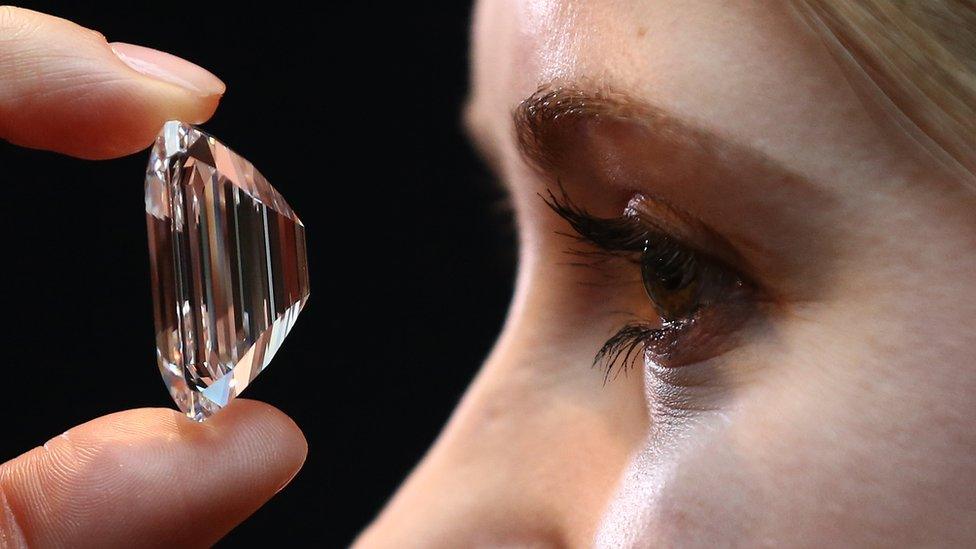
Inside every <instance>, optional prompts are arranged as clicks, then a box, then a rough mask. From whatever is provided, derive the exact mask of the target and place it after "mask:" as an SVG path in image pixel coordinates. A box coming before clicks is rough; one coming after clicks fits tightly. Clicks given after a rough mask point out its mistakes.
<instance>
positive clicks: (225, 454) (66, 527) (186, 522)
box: [0, 6, 307, 548]
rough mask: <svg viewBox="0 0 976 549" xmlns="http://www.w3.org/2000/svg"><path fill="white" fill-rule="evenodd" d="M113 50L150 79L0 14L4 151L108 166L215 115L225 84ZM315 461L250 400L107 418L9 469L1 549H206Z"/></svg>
mask: <svg viewBox="0 0 976 549" xmlns="http://www.w3.org/2000/svg"><path fill="white" fill-rule="evenodd" d="M115 48H116V49H117V50H118V51H120V52H122V53H123V54H128V55H129V56H130V58H129V62H130V63H135V64H139V60H140V59H141V60H143V61H149V62H150V65H146V64H145V63H143V64H141V65H140V66H141V68H142V70H143V71H147V72H149V73H151V74H145V73H142V72H139V71H137V70H135V69H133V68H132V67H131V66H130V65H127V64H126V62H123V61H122V59H121V58H120V57H119V56H118V55H116V54H115V53H113V46H110V45H109V43H108V42H106V40H105V37H103V36H102V35H100V34H98V33H97V32H95V31H91V30H88V29H84V28H82V27H79V26H77V25H75V24H73V23H71V22H69V21H65V20H63V19H58V18H55V17H51V16H48V15H44V14H40V13H37V12H32V11H28V10H22V9H18V8H12V7H7V6H0V138H3V139H5V140H7V141H10V142H12V143H14V144H18V145H24V146H28V147H35V148H43V149H49V150H54V151H57V152H61V153H65V154H70V155H73V156H78V157H81V158H91V159H107V158H114V157H117V156H122V155H125V154H131V153H134V152H136V151H139V150H142V149H144V148H146V147H147V146H148V145H149V144H150V143H151V142H152V140H153V137H154V135H155V133H156V132H157V131H158V130H159V128H160V127H161V126H162V124H163V122H165V121H166V120H169V119H174V118H175V119H180V120H185V121H188V122H191V123H200V122H203V121H205V120H206V119H207V118H209V117H210V115H211V114H213V112H214V109H216V107H217V103H218V101H219V100H220V96H221V94H222V93H223V91H224V85H223V83H222V82H221V81H220V80H219V79H217V78H216V77H215V76H213V75H211V74H209V73H208V72H207V71H205V70H203V69H201V68H199V67H196V66H194V65H192V64H189V63H186V62H184V61H182V60H179V59H177V58H173V57H169V56H166V55H165V54H162V53H161V52H147V51H143V50H140V49H139V48H138V47H132V46H126V45H122V46H119V45H116V46H115ZM161 69H165V73H160V72H159V71H160V70H161ZM306 451H307V448H306V444H305V438H304V437H303V435H302V433H301V431H300V430H299V429H298V427H297V426H296V425H295V423H294V422H293V421H292V420H291V419H289V418H288V417H287V416H286V415H285V414H283V413H282V412H280V411H278V410H276V409H275V408H272V407H271V406H269V405H267V404H262V403H259V402H254V401H248V400H239V401H237V402H235V403H233V404H231V405H230V406H229V407H228V408H227V409H226V410H225V411H223V412H222V413H220V414H218V415H217V416H215V417H213V418H212V419H211V420H209V421H207V422H206V423H202V424H201V423H195V422H193V421H191V420H189V419H187V418H186V417H185V416H183V415H181V414H179V413H178V412H176V411H174V410H167V409H161V408H159V409H140V410H129V411H125V412H119V413H116V414H111V415H108V416H105V417H101V418H98V419H95V420H92V421H90V422H88V423H85V424H83V425H79V426H77V427H74V428H72V429H70V430H68V431H67V432H65V433H64V434H61V435H58V436H55V437H53V438H51V439H50V440H49V441H48V442H46V443H45V444H43V445H42V446H39V447H37V448H35V449H33V450H31V451H29V452H27V453H25V454H23V455H22V456H20V457H17V458H15V459H12V460H10V461H8V462H7V463H4V464H2V465H0V547H4V548H6V547H28V546H29V547H131V546H133V545H139V546H159V547H196V546H208V545H211V544H212V543H213V542H215V541H216V540H218V539H219V538H220V537H221V536H223V535H224V534H226V533H227V532H228V531H229V530H230V529H231V528H233V527H234V526H236V525H237V524H238V523H240V522H241V521H242V520H244V519H245V518H246V517H248V516H249V515H250V514H251V513H253V512H254V511H255V510H256V509H258V508H259V507H260V506H261V505H262V504H263V503H264V502H265V501H267V500H268V499H269V498H271V496H273V495H274V494H275V493H276V492H277V491H278V490H280V489H282V488H283V487H284V486H285V485H286V484H287V483H288V482H289V481H290V480H291V479H292V478H293V477H294V475H295V474H296V473H297V472H298V470H299V469H300V468H301V465H302V463H303V462H304V461H305V455H306ZM107 517H111V520H106V518H107ZM174 524H178V525H179V527H178V528H174V526H173V525H174Z"/></svg>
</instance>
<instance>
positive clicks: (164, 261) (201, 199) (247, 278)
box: [146, 121, 309, 421]
mask: <svg viewBox="0 0 976 549" xmlns="http://www.w3.org/2000/svg"><path fill="white" fill-rule="evenodd" d="M146 220H147V223H148V227H149V256H150V261H151V263H152V291H153V305H154V312H155V322H156V354H157V359H158V362H159V370H160V372H161V373H162V375H163V380H164V381H165V383H166V386H167V387H168V388H169V392H170V394H172V395H173V399H174V400H175V401H176V403H177V405H178V406H179V407H180V409H181V410H183V411H184V412H185V413H186V414H187V416H189V417H191V418H193V419H195V420H197V421H201V420H203V419H205V418H206V417H208V416H210V415H212V414H213V413H214V412H216V411H217V410H220V409H221V408H223V407H224V406H226V405H227V403H228V402H230V400H231V399H233V398H234V397H236V396H237V395H239V394H240V393H241V391H243V390H244V388H246V387H247V386H248V384H249V383H250V382H251V380H253V379H254V378H255V377H256V376H257V375H258V374H259V373H261V371H262V370H263V369H264V368H265V367H267V365H268V363H269V362H271V359H272V358H273V357H274V354H275V352H276V351H277V350H278V348H279V347H280V346H281V342H282V341H283V340H284V339H285V336H287V335H288V332H289V331H290V330H291V328H292V326H293V325H294V324H295V319H296V318H297V317H298V314H299V313H300V312H301V310H302V308H303V307H304V306H305V302H306V301H307V300H308V294H309V291H308V267H307V263H306V254H305V226H304V225H302V222H301V220H299V219H298V216H297V215H295V212H294V211H292V209H291V207H290V206H288V203H287V202H285V199H284V198H282V196H281V195H280V194H279V193H278V191H277V190H275V189H274V187H272V186H271V185H270V184H269V183H268V181H267V180H266V179H265V178H264V177H263V176H262V175H261V174H260V173H258V171H257V170H255V169H254V166H252V165H251V163H250V162H248V161H247V160H245V159H243V158H241V157H240V156H238V155H237V154H236V153H234V152H233V151H231V150H230V149H228V148H227V147H226V146H224V145H223V144H222V143H220V142H219V141H217V140H216V139H214V138H213V137H212V136H209V135H207V134H205V133H203V132H201V131H200V130H197V129H196V128H193V127H192V126H188V125H186V124H183V123H182V122H177V121H170V122H167V123H166V125H165V126H163V129H162V131H161V132H160V134H159V136H158V137H157V138H156V143H155V145H154V146H153V149H152V152H151V153H150V156H149V166H148V168H147V170H146Z"/></svg>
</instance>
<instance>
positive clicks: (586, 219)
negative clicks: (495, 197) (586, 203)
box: [540, 184, 648, 252]
mask: <svg viewBox="0 0 976 549" xmlns="http://www.w3.org/2000/svg"><path fill="white" fill-rule="evenodd" d="M559 190H560V196H556V194H555V193H553V192H552V189H546V196H542V195H540V196H541V198H542V199H543V200H544V201H545V203H546V205H547V206H549V208H550V209H551V210H552V211H554V212H555V213H556V215H558V216H559V217H561V218H563V219H565V220H566V222H567V223H569V226H570V227H572V229H573V231H574V232H575V233H576V234H575V235H573V234H567V235H566V236H570V237H573V238H576V239H578V240H583V241H586V242H589V243H590V244H593V245H594V246H596V247H598V248H600V249H601V250H603V251H605V252H641V251H643V250H644V246H645V245H646V243H647V239H648V231H647V229H646V228H645V227H643V226H642V224H641V222H640V220H638V219H637V218H636V217H632V216H623V217H617V218H600V217H596V216H594V215H593V214H591V213H589V212H587V211H586V210H585V209H584V208H582V207H580V206H578V205H576V204H575V203H574V202H573V201H572V200H571V199H570V198H569V195H568V194H567V193H566V190H565V189H564V188H563V186H562V185H561V184H560V185H559ZM560 234H565V233H560Z"/></svg>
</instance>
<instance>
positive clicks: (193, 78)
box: [109, 42, 226, 96]
mask: <svg viewBox="0 0 976 549" xmlns="http://www.w3.org/2000/svg"><path fill="white" fill-rule="evenodd" d="M109 46H111V48H112V51H114V52H115V55H117V56H118V57H119V59H121V60H122V62H123V63H125V64H126V65H128V66H129V67H131V68H132V69H133V70H135V71H137V72H140V73H142V74H145V75H146V76H150V77H152V78H155V79H157V80H162V81H164V82H169V83H170V84H176V85H177V86H180V87H181V88H185V89H188V90H190V91H192V92H194V93H198V94H201V95H205V96H210V95H222V94H223V93H224V90H225V89H226V86H224V83H223V82H221V81H220V79H219V78H217V77H216V76H214V75H213V74H211V73H210V71H208V70H207V69H205V68H203V67H200V66H197V65H194V64H193V63H190V62H189V61H187V60H185V59H180V58H179V57H176V56H175V55H170V54H168V53H166V52H162V51H159V50H154V49H152V48H145V47H143V46H136V45H135V44H125V43H123V42H112V43H111V44H109Z"/></svg>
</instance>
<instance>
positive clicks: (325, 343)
mask: <svg viewBox="0 0 976 549" xmlns="http://www.w3.org/2000/svg"><path fill="white" fill-rule="evenodd" d="M437 4H438V5H436V6H435V5H433V4H427V5H423V4H419V3H414V2H391V3H369V2H360V3H356V4H355V5H343V6H330V7H329V8H328V9H320V10H317V11H315V12H312V11H308V10H307V9H301V8H298V7H291V8H289V7H288V6H287V5H286V4H284V3H280V2H279V3H274V4H273V5H272V4H268V3H242V2H241V3H234V4H233V5H223V4H222V3H218V2H193V3H192V4H188V5H187V6H182V5H181V4H180V3H178V2H151V3H145V4H144V5H143V6H140V7H127V8H126V7H121V8H120V7H119V6H117V5H108V4H103V3H100V2H30V3H22V4H21V5H22V6H24V7H29V8H32V9H36V10H39V11H45V12H48V13H52V14H55V15H59V16H62V17H65V18H68V19H71V20H74V21H76V22H78V23H80V24H82V25H84V26H87V27H90V28H93V29H97V30H99V31H101V32H102V33H104V34H105V35H106V36H107V37H108V39H109V41H122V42H130V43H135V44H141V45H146V46H150V47H154V48H157V49H162V50H165V51H169V52H171V53H174V54H176V55H179V56H182V57H184V58H187V59H189V60H192V61H194V62H196V63H198V64H200V65H201V66H204V67H206V68H208V69H209V70H211V71H212V72H214V73H215V74H217V75H218V76H220V77H221V78H222V79H223V80H224V82H225V83H226V84H227V87H228V91H227V94H226V96H225V98H224V100H223V102H222V103H221V106H220V108H219V109H218V111H217V114H216V116H215V117H214V118H213V119H212V120H211V121H210V122H209V123H207V124H205V125H204V126H203V127H204V129H205V130H207V131H209V132H210V133H213V134H214V135H216V136H217V137H218V138H220V139H221V140H223V141H224V142H225V143H227V144H228V145H230V146H231V147H232V148H234V149H235V150H236V151H238V152H240V153H241V154H243V155H244V156H245V157H247V158H248V159H250V160H251V161H252V162H253V163H254V164H255V165H256V166H257V167H258V168H259V169H260V170H261V171H262V172H263V173H264V174H265V175H266V176H267V177H268V179H269V180H270V181H271V182H272V184H274V185H275V186H276V187H277V188H278V189H279V190H280V191H281V192H282V194H283V195H284V196H285V197H286V198H287V199H288V201H289V202H290V203H291V205H292V206H293V207H294V208H295V210H296V211H297V212H298V214H299V215H300V216H301V217H302V219H303V221H304V222H305V224H306V226H307V231H308V233H307V234H308V246H309V250H308V251H309V263H310V272H311V285H312V295H311V299H310V301H309V304H308V306H307V308H306V309H305V311H304V312H303V313H302V315H301V317H300V318H299V320H298V323H297V325H296V327H295V329H294V330H293V331H292V333H291V335H290V336H289V338H288V341H287V342H286V343H285V345H284V346H283V347H282V349H281V351H280V352H279V354H278V355H277V356H276V358H275V361H274V364H273V365H272V366H271V367H270V368H269V369H268V370H266V371H265V372H264V373H263V374H262V375H261V377H260V378H258V380H257V381H256V382H255V383H254V384H253V385H252V386H251V387H250V388H248V390H247V392H246V393H245V395H246V396H247V397H249V398H253V399H260V400H264V401H266V402H270V403H272V404H274V405H275V406H277V407H279V408H281V409H282V410H284V411H285V412H286V413H288V414H289V415H291V416H292V417H293V418H294V419H295V421H296V422H297V423H298V424H299V425H300V426H301V427H302V428H303V430H304V431H305V434H306V436H307V438H308V442H309V457H308V461H307V462H306V464H305V467H304V469H303V470H302V472H301V473H300V474H299V475H298V477H297V478H296V479H295V480H294V482H293V483H292V485H291V486H290V487H289V488H287V489H286V490H284V491H283V492H281V493H280V494H278V495H277V496H276V497H275V498H274V499H272V500H271V502H269V504H268V505H267V506H265V507H264V508H263V509H262V510H260V511H259V512H258V513H257V514H256V515H255V516H254V517H252V518H251V519H249V520H248V521H247V522H245V523H244V524H243V525H241V526H240V527H238V528H237V529H236V530H235V531H234V532H232V533H231V534H230V536H229V537H228V538H227V539H226V542H229V543H234V542H237V544H240V543H242V542H253V541H255V540H259V539H264V538H276V539H282V538H284V539H285V540H291V541H305V542H316V543H320V544H324V545H326V546H337V545H344V544H347V543H348V542H349V541H351V539H352V538H353V536H355V534H356V532H357V531H358V530H359V529H360V528H362V526H363V525H364V524H366V523H367V522H368V521H369V519H370V518H371V517H372V516H373V515H374V514H375V512H376V511H377V510H378V509H379V508H380V506H381V505H382V504H383V502H384V501H385V500H386V498H387V497H388V496H389V495H390V493H392V491H393V490H394V489H395V487H396V485H397V484H398V482H399V481H400V480H401V479H402V478H403V477H404V475H406V474H407V473H408V472H409V470H410V469H411V468H412V467H413V465H414V464H415V463H416V462H417V461H418V460H419V459H420V457H421V456H422V455H423V452H424V450H425V449H426V448H427V446H428V445H429V444H430V442H431V441H432V440H433V439H434V437H435V436H436V434H437V432H438V431H439V429H440V427H441V426H442V425H443V423H444V421H445V420H446V419H447V417H448V415H449V413H450V411H451V409H452V407H453V406H454V404H455V403H456V402H457V399H458V398H459V396H460V395H461V393H462V391H463V389H464V386H465V385H466V384H467V382H468V381H469V380H470V378H471V377H472V375H473V373H474V371H475V370H476V368H477V366H478V364H479V362H480V361H481V359H482V358H484V356H485V355H486V353H487V352H488V350H489V348H490V346H491V343H492V340H493V339H494V337H495V335H496V333H497V331H498V329H499V327H500V325H501V322H502V319H503V316H504V311H505V307H506V305H507V302H508V299H509V296H510V293H511V289H512V275H513V264H514V254H513V251H512V249H513V235H512V230H511V226H510V221H509V219H508V215H507V214H506V212H505V208H504V207H503V195H502V193H501V191H500V190H499V189H498V188H497V187H496V186H495V184H494V183H493V182H492V181H491V179H490V177H489V176H488V174H487V173H486V171H485V169H484V168H483V167H482V165H481V164H480V163H479V161H478V160H477V158H476V156H475V154H474V153H473V151H472V150H471V148H470V146H469V145H468V143H467V141H466V139H465V137H464V134H463V131H462V129H461V125H460V111H461V107H462V104H463V100H464V97H465V93H466V89H467V69H468V63H467V48H468V43H467V33H468V26H469V9H470V6H469V5H468V4H467V3H466V2H444V3H437ZM146 157H147V155H146V153H140V154H136V155H133V156H130V157H126V158H122V159H119V160H112V161H103V162H87V161H81V160H75V159H70V158H65V157H60V156H57V155H55V154H52V153H46V152H40V151H29V150H21V149H16V148H14V147H12V146H10V145H7V144H3V143H0V173H2V184H3V194H4V196H3V198H2V199H0V220H2V221H0V222H2V229H3V236H2V237H0V246H2V257H3V262H2V264H3V273H4V276H3V278H5V280H4V281H3V288H4V291H3V292H2V293H0V299H2V310H3V316H4V322H3V338H4V345H3V381H2V382H0V387H2V389H3V398H2V399H0V412H2V413H3V415H4V417H8V418H14V419H13V420H12V421H7V422H5V427H4V431H3V435H4V436H3V439H2V441H3V442H2V444H0V461H3V460H6V459H10V458H12V457H14V456H15V455H17V454H19V453H21V452H23V451H26V450H28V449H30V448H31V447H33V446H36V445H38V444H41V443H43V442H44V441H45V440H47V439H48V438H50V437H51V436H53V435H56V434H58V433H61V432H63V431H64V430H66V429H68V428H69V427H71V426H73V425H76V424H79V423H82V422H84V421H87V420H89V419H92V418H94V417H97V416H100V415H103V414H107V413H110V412H113V411H117V410H123V409H128V408H136V407H142V406H172V403H171V402H170V401H169V396H168V394H167V393H166V391H165V389H164V388H163V385H162V383H161V381H160V378H159V373H158V371H157V369H156V365H155V362H154V349H153V345H154V343H153V328H152V304H151V297H150V292H149V274H148V258H147V250H146V233H145V217H144V209H143V196H142V194H143V188H142V177H143V173H144V169H145V161H146Z"/></svg>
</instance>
